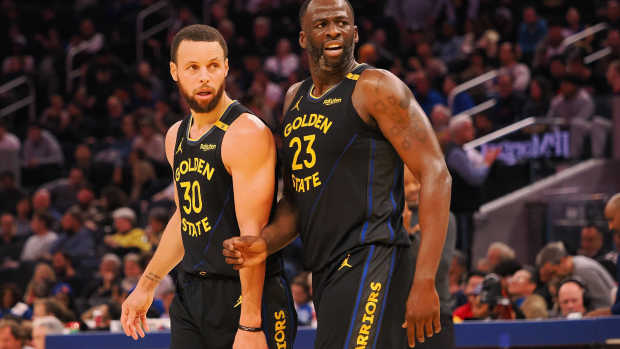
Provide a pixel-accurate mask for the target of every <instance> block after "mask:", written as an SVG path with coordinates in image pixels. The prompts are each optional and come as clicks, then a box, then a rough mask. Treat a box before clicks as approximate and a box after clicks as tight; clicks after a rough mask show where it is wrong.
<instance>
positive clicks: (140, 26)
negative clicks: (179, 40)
mask: <svg viewBox="0 0 620 349" xmlns="http://www.w3.org/2000/svg"><path fill="white" fill-rule="evenodd" d="M162 9H167V12H168V18H167V19H165V20H164V21H163V22H161V23H159V24H156V25H154V26H153V27H151V28H149V29H146V30H145V29H144V20H145V19H146V18H147V17H148V16H150V15H152V14H154V13H156V12H157V11H160V10H162ZM172 22H173V19H172V6H171V5H170V3H169V2H168V1H166V0H161V1H158V2H156V3H154V4H153V5H151V6H149V7H147V8H145V9H144V10H142V11H140V12H139V13H138V19H137V20H136V60H137V61H138V62H140V61H142V58H144V41H145V40H147V39H148V38H150V37H151V36H153V35H155V34H157V33H159V32H160V31H162V30H165V29H167V28H168V27H170V26H171V25H172Z"/></svg>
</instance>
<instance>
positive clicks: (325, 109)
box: [281, 65, 409, 271]
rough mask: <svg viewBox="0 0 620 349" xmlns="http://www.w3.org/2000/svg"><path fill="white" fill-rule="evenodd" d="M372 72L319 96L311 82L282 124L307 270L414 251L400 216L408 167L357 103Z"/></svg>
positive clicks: (353, 75)
mask: <svg viewBox="0 0 620 349" xmlns="http://www.w3.org/2000/svg"><path fill="white" fill-rule="evenodd" d="M366 68H368V66H367V65H362V66H359V67H357V68H356V69H355V70H354V71H353V72H351V73H349V74H348V75H347V77H346V78H345V79H344V80H342V81H341V82H340V83H339V84H337V85H335V86H334V87H332V88H331V89H330V90H328V91H327V92H325V93H324V94H323V95H322V96H320V97H315V96H313V95H312V93H311V91H312V87H313V83H312V80H311V79H307V80H305V81H304V82H303V83H302V84H301V86H300V88H299V91H298V92H297V95H296V96H295V98H294V99H293V101H292V102H291V105H290V106H289V107H288V111H287V112H286V114H285V116H284V120H283V123H282V129H281V132H282V137H283V140H284V142H283V146H282V153H283V154H282V159H283V164H284V171H285V180H286V181H287V183H286V185H288V186H289V188H290V190H289V191H290V192H292V201H293V202H294V203H295V205H296V207H297V208H298V209H299V233H300V235H301V238H302V241H303V244H304V257H303V259H304V266H305V267H306V268H308V269H310V270H313V271H317V270H320V269H321V268H323V267H324V266H325V265H326V264H327V263H329V262H330V261H332V260H334V259H335V258H338V257H339V256H340V255H342V254H343V253H344V252H346V251H349V250H351V249H352V248H355V247H357V246H361V245H365V244H372V243H381V244H387V245H408V244H409V240H408V239H407V236H406V233H405V231H404V229H403V226H402V217H401V213H402V210H403V205H404V198H403V162H402V160H401V159H400V157H399V156H398V154H397V153H396V150H394V148H393V147H392V145H391V144H390V143H389V142H388V141H387V140H386V139H385V137H384V136H383V135H382V134H381V133H380V132H379V131H378V130H375V129H373V128H372V127H370V126H368V125H367V124H366V123H365V122H364V121H363V120H362V119H361V118H360V116H359V115H358V114H357V112H356V110H355V108H354V107H353V103H352V100H351V96H352V94H353V90H354V89H355V84H356V83H357V80H358V79H359V77H360V74H361V73H362V71H363V70H364V69H366Z"/></svg>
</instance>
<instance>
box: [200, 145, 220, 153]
mask: <svg viewBox="0 0 620 349" xmlns="http://www.w3.org/2000/svg"><path fill="white" fill-rule="evenodd" d="M215 147H216V145H215V144H201V145H200V150H202V151H207V150H213V149H215Z"/></svg>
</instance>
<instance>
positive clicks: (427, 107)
mask: <svg viewBox="0 0 620 349" xmlns="http://www.w3.org/2000/svg"><path fill="white" fill-rule="evenodd" d="M413 92H414V94H415V97H416V99H417V101H418V103H419V104H420V107H422V110H424V113H425V114H426V115H431V112H432V111H433V107H434V106H435V105H437V104H443V105H445V104H446V101H445V100H444V99H443V97H442V96H441V94H440V93H439V92H438V91H437V90H435V89H434V88H432V86H431V81H430V80H429V77H428V76H427V75H426V74H425V73H423V72H417V73H415V77H414V90H413Z"/></svg>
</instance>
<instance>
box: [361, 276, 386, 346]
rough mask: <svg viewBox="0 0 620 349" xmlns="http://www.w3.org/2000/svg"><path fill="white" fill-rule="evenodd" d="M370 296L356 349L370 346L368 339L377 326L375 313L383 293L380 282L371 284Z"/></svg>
mask: <svg viewBox="0 0 620 349" xmlns="http://www.w3.org/2000/svg"><path fill="white" fill-rule="evenodd" d="M370 290H371V291H372V292H370V295H369V296H368V299H367V300H366V305H365V306H364V315H363V316H362V326H361V327H360V330H359V332H358V334H357V341H356V343H355V344H356V347H355V349H366V347H367V346H368V344H369V343H368V339H369V338H370V331H371V330H372V328H373V326H374V325H375V313H376V312H377V303H378V302H379V295H380V291H381V283H380V282H371V283H370Z"/></svg>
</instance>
